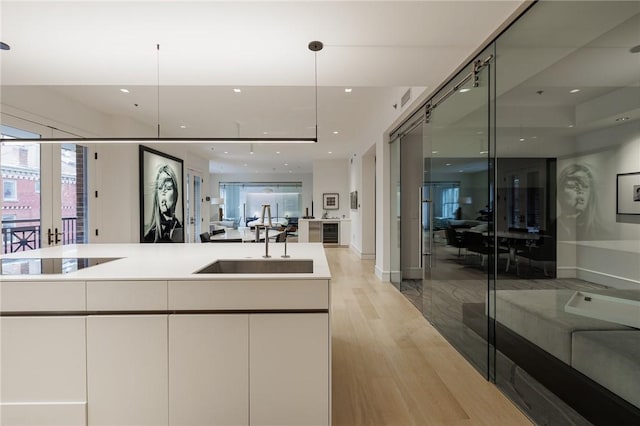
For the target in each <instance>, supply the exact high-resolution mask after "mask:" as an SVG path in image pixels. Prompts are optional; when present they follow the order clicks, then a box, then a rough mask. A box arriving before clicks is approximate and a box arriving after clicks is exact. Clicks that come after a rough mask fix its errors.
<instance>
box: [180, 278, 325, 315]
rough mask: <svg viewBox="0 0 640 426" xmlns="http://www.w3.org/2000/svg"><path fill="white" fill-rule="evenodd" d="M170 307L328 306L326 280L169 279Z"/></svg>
mask: <svg viewBox="0 0 640 426" xmlns="http://www.w3.org/2000/svg"><path fill="white" fill-rule="evenodd" d="M169 309H170V310H185V309H203V310H206V309H220V310H233V309H242V310H262V309H329V281H328V280H282V281H271V280H264V281H258V280H253V281H169Z"/></svg>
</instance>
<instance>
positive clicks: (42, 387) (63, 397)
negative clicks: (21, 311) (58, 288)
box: [0, 317, 87, 426]
mask: <svg viewBox="0 0 640 426" xmlns="http://www.w3.org/2000/svg"><path fill="white" fill-rule="evenodd" d="M0 330H1V331H2V333H1V334H0V336H1V341H0V348H1V350H0V361H1V362H0V371H1V372H2V373H1V375H0V381H1V388H0V424H2V425H3V426H9V425H84V424H86V415H85V413H86V401H87V397H86V376H85V374H86V364H85V360H86V352H85V350H86V345H85V333H86V330H85V318H84V317H13V318H12V317H4V318H0Z"/></svg>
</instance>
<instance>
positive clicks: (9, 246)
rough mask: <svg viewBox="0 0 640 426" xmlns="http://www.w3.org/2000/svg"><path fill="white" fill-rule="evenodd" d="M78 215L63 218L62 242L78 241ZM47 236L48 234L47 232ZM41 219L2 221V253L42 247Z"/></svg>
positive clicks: (72, 242)
mask: <svg viewBox="0 0 640 426" xmlns="http://www.w3.org/2000/svg"><path fill="white" fill-rule="evenodd" d="M76 223H77V218H76V217H64V218H62V234H63V235H62V244H63V245H66V244H75V243H76ZM45 237H46V234H45ZM41 238H42V235H41V232H40V219H13V220H11V219H9V220H3V221H2V253H4V254H6V253H16V252H19V251H27V250H34V249H37V248H40V247H41Z"/></svg>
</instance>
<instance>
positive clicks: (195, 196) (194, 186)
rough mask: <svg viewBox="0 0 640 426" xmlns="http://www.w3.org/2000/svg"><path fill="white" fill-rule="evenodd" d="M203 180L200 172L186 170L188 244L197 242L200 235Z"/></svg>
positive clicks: (202, 220)
mask: <svg viewBox="0 0 640 426" xmlns="http://www.w3.org/2000/svg"><path fill="white" fill-rule="evenodd" d="M203 182H204V179H203V178H202V175H201V174H200V172H198V171H195V170H188V172H187V190H186V193H187V196H186V197H185V198H186V202H187V214H186V217H187V226H186V228H187V238H186V241H187V242H189V243H195V242H196V241H199V236H200V234H201V233H202V225H203V222H204V218H203V217H202V205H203V203H204V197H203V196H202V183H203Z"/></svg>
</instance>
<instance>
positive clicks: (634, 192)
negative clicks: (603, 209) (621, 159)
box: [616, 172, 640, 215]
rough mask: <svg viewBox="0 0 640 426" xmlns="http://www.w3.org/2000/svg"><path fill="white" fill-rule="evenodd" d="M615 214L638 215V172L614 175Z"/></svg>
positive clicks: (639, 193) (639, 173) (639, 206)
mask: <svg viewBox="0 0 640 426" xmlns="http://www.w3.org/2000/svg"><path fill="white" fill-rule="evenodd" d="M616 214H637V215H640V172H634V173H620V174H617V175H616Z"/></svg>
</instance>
